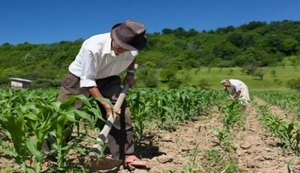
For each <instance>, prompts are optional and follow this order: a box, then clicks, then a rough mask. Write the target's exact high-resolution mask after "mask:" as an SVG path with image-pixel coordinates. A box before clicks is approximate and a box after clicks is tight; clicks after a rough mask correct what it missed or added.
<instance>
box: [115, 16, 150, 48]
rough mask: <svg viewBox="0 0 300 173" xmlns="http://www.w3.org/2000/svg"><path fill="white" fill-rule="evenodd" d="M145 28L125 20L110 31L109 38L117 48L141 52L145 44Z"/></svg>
mask: <svg viewBox="0 0 300 173" xmlns="http://www.w3.org/2000/svg"><path fill="white" fill-rule="evenodd" d="M145 33H146V29H145V26H144V25H143V24H141V23H139V22H136V21H132V20H126V21H125V22H124V23H118V24H116V25H114V26H113V27H112V29H111V38H112V39H113V41H115V42H116V43H117V44H118V45H119V46H121V47H122V48H124V49H127V50H142V49H143V48H144V47H145V46H146V44H147V39H146V38H145Z"/></svg>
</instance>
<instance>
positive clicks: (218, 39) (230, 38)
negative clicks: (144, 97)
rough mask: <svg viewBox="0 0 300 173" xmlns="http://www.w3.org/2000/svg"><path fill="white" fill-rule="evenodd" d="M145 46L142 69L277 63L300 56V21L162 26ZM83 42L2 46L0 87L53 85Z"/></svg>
mask: <svg viewBox="0 0 300 173" xmlns="http://www.w3.org/2000/svg"><path fill="white" fill-rule="evenodd" d="M147 38H148V45H147V47H146V48H145V49H144V50H143V51H141V53H140V55H139V56H138V58H137V62H138V63H139V64H140V65H142V66H144V67H146V69H147V68H148V69H150V68H151V69H158V68H159V69H161V68H163V69H172V70H174V69H175V70H176V69H184V68H195V67H200V66H209V67H215V66H218V67H234V66H241V67H243V66H245V65H248V66H249V65H252V66H256V67H262V66H270V65H278V64H280V63H281V62H282V60H283V59H284V57H286V56H291V55H296V56H295V57H296V58H295V59H294V61H299V57H300V56H298V55H300V21H289V20H284V21H275V22H270V23H267V22H260V21H252V22H249V23H247V24H244V25H241V26H239V27H234V26H227V27H222V28H218V29H216V30H210V31H205V30H204V31H197V30H195V29H190V30H185V29H184V28H182V27H178V28H176V29H169V28H165V29H163V30H162V31H161V32H157V33H150V34H147ZM83 41H84V40H83V39H78V40H76V41H73V42H70V41H61V42H58V43H53V44H31V43H27V42H26V43H23V44H18V45H12V44H9V43H5V44H2V45H1V46H0V61H1V63H0V84H1V83H2V84H4V83H7V82H8V78H9V77H22V78H27V79H31V80H40V81H48V80H49V82H50V84H51V85H52V84H53V85H56V84H57V82H58V81H60V80H61V79H62V78H63V74H64V73H66V72H67V68H68V65H69V64H70V62H71V61H72V60H73V59H74V58H75V56H76V54H77V52H78V51H79V49H80V46H81V44H82V42H83Z"/></svg>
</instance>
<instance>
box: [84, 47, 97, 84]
mask: <svg viewBox="0 0 300 173" xmlns="http://www.w3.org/2000/svg"><path fill="white" fill-rule="evenodd" d="M81 66H82V68H81V69H82V71H81V75H80V87H81V88H83V87H93V86H97V85H96V82H95V79H96V60H95V57H94V55H93V53H92V52H91V51H90V50H84V51H83V52H82V64H81Z"/></svg>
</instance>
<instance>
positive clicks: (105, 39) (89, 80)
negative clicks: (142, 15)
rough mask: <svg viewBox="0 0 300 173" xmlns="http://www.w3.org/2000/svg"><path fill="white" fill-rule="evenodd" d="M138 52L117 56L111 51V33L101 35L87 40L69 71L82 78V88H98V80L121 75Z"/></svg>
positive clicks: (128, 52)
mask: <svg viewBox="0 0 300 173" xmlns="http://www.w3.org/2000/svg"><path fill="white" fill-rule="evenodd" d="M137 54H138V52H137V51H127V52H124V53H122V54H119V55H116V54H115V53H114V51H112V50H111V37H110V33H105V34H99V35H95V36H92V37H90V38H88V39H87V40H85V41H84V42H83V44H82V46H81V49H80V51H79V53H78V54H77V56H76V58H75V60H74V61H73V62H72V63H71V65H70V66H69V71H70V72H71V73H72V74H74V75H75V76H77V77H80V87H93V86H96V82H95V80H96V79H103V78H106V77H109V76H114V75H118V74H120V73H121V72H122V71H124V70H126V69H127V68H128V66H129V65H130V64H131V63H132V61H133V60H134V58H135V57H136V56H137Z"/></svg>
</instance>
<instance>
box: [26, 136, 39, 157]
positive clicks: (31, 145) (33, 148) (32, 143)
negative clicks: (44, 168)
mask: <svg viewBox="0 0 300 173" xmlns="http://www.w3.org/2000/svg"><path fill="white" fill-rule="evenodd" d="M26 146H27V148H28V149H29V151H30V152H31V153H32V154H33V156H34V157H35V159H36V160H37V161H38V162H42V154H41V152H40V151H39V150H37V144H36V141H34V140H27V141H26Z"/></svg>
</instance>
